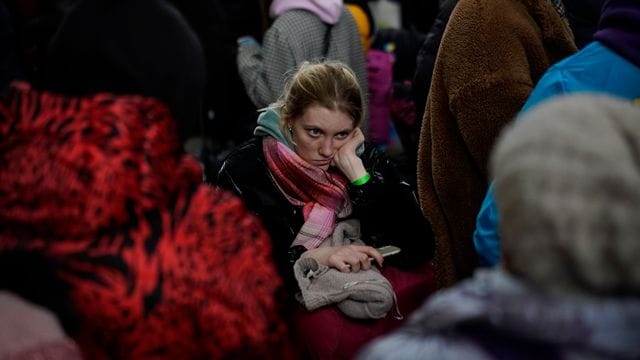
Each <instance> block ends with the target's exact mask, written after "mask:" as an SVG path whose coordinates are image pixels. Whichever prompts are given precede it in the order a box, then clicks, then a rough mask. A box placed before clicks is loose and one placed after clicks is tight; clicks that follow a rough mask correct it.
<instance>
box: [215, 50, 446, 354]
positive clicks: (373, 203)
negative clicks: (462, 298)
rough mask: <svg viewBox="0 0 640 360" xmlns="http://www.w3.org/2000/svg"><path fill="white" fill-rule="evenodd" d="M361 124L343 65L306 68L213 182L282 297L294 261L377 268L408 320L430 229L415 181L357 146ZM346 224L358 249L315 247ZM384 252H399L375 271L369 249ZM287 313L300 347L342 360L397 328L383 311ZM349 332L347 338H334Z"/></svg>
mask: <svg viewBox="0 0 640 360" xmlns="http://www.w3.org/2000/svg"><path fill="white" fill-rule="evenodd" d="M362 118H363V104H362V98H361V91H360V87H359V86H358V82H357V80H356V77H355V75H354V74H353V72H352V71H351V70H350V69H349V68H348V67H347V66H346V65H344V64H342V63H339V62H323V63H309V62H305V63H303V64H302V65H301V66H300V67H299V69H298V71H297V72H296V73H295V74H294V75H293V76H292V78H291V79H290V81H289V83H288V84H287V87H286V89H285V92H284V94H283V95H282V97H281V99H280V100H279V101H278V102H277V103H275V104H272V105H271V106H270V107H268V108H267V109H265V110H264V111H263V112H262V113H261V115H260V116H259V118H258V126H257V127H256V130H255V132H254V133H255V135H256V136H255V137H254V138H252V139H250V140H249V141H248V142H246V143H245V144H243V145H241V146H240V147H239V148H237V149H236V150H235V151H234V152H232V153H231V154H230V155H229V156H228V158H227V159H226V160H225V162H224V163H223V165H222V167H221V170H220V172H219V174H218V185H220V186H222V187H224V188H228V189H231V190H233V191H234V192H235V193H237V194H238V195H240V196H241V197H242V198H243V199H244V201H245V203H246V205H247V207H249V208H250V209H252V210H253V211H255V212H256V213H257V214H258V216H259V217H260V218H261V219H262V221H263V223H264V225H265V227H266V228H267V230H268V232H269V234H270V235H271V239H272V246H273V252H274V257H275V262H276V266H277V267H278V269H279V271H280V273H281V274H282V275H283V277H284V279H285V282H286V283H287V284H288V287H289V289H290V293H295V292H297V291H298V285H297V283H296V281H295V277H294V269H293V267H294V264H295V263H296V261H297V260H298V259H299V258H301V257H302V258H312V259H314V260H315V261H316V262H317V263H319V264H321V265H322V266H326V267H328V268H331V269H336V270H338V271H340V272H343V273H350V272H353V273H356V272H358V271H368V270H369V269H371V268H372V263H375V264H377V265H379V266H380V267H381V272H382V274H383V275H384V276H385V277H386V278H387V280H389V282H390V283H391V285H392V286H393V288H394V290H395V293H396V295H397V304H396V305H398V306H399V310H400V311H401V312H403V313H404V314H405V315H406V314H408V312H410V311H411V310H413V309H414V308H416V307H417V306H418V305H419V304H421V303H422V301H423V300H424V298H425V297H426V295H428V294H429V293H430V292H431V291H432V289H433V285H434V283H433V273H432V271H431V268H430V264H429V263H428V262H427V260H429V259H430V258H431V256H432V253H433V237H432V233H431V227H430V224H429V223H428V222H427V221H426V220H425V218H424V217H423V216H422V214H421V212H420V208H419V205H418V202H417V198H416V196H415V193H414V186H413V184H411V183H409V182H408V181H407V180H406V178H405V177H404V176H403V175H402V174H401V172H400V171H399V170H398V168H397V167H396V166H395V165H394V164H393V162H391V161H390V160H388V159H387V158H386V157H385V156H384V155H383V154H382V153H380V152H379V151H378V150H377V149H376V148H375V147H374V146H372V145H370V144H368V143H365V142H364V140H365V138H364V135H363V133H362V131H361V130H360V128H359V127H358V125H359V124H360V122H361V121H362ZM347 219H356V220H358V221H359V224H360V229H361V233H360V240H361V241H362V242H363V243H364V245H342V246H326V244H323V242H324V241H325V240H326V239H327V238H329V237H331V236H332V233H333V231H334V229H335V228H336V226H337V224H339V223H342V221H343V220H347ZM384 245H395V246H398V247H400V248H401V252H400V254H398V255H394V256H391V257H389V258H386V259H385V266H384V267H382V263H383V258H382V256H381V255H380V253H379V252H378V250H377V249H376V248H378V247H381V246H384ZM371 259H373V260H371ZM389 265H391V266H389ZM373 267H375V266H373ZM295 309H296V310H295V311H294V313H293V314H292V316H293V318H292V319H290V320H293V322H294V326H296V327H304V332H302V331H297V332H296V333H298V334H304V336H305V339H301V340H302V342H303V343H305V345H306V347H307V350H308V351H310V352H311V353H312V355H313V356H318V357H325V358H327V357H331V358H340V357H345V358H350V357H351V356H352V355H353V354H354V353H355V351H357V349H358V348H359V347H360V346H361V345H363V344H364V343H365V342H366V341H368V340H370V339H371V338H373V337H375V336H377V335H380V334H381V333H383V332H386V331H388V330H390V329H391V328H393V327H395V326H397V325H399V324H400V321H399V319H396V318H394V317H393V316H390V315H389V314H387V316H386V317H385V318H384V319H381V320H376V321H374V320H371V321H359V320H358V321H356V320H352V319H349V318H347V317H345V316H344V315H343V314H341V313H340V312H339V311H338V310H336V308H335V307H334V306H329V307H324V308H322V309H319V310H316V311H314V312H308V311H307V310H305V309H304V308H303V307H302V306H297V307H295ZM340 327H341V328H342V331H341V332H340V331H336V329H340ZM350 329H351V330H353V331H349V330H350ZM347 332H348V333H349V334H350V336H349V337H348V338H342V339H341V338H338V335H339V333H343V334H344V333H347Z"/></svg>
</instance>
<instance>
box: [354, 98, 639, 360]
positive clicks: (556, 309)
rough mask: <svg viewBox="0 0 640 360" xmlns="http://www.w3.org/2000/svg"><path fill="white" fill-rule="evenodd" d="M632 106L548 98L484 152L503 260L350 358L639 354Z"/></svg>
mask: <svg viewBox="0 0 640 360" xmlns="http://www.w3.org/2000/svg"><path fill="white" fill-rule="evenodd" d="M639 119H640V107H638V106H634V105H632V104H631V103H630V102H628V101H625V100H621V99H619V98H612V97H607V96H602V95H593V94H590V95H584V94H583V95H570V96H564V97H559V98H556V99H551V100H549V101H547V102H544V103H542V104H540V105H538V106H536V107H534V108H533V109H532V110H531V111H529V112H527V113H525V114H524V115H523V119H522V120H519V121H517V122H515V123H514V124H513V125H512V126H510V127H509V128H508V129H507V130H506V131H505V132H504V134H503V135H501V136H500V138H499V140H498V142H497V145H496V147H495V150H494V151H493V154H492V161H491V165H492V166H491V168H492V175H494V176H495V179H496V181H495V192H496V201H497V202H498V204H499V206H500V208H501V209H504V220H503V222H501V223H500V228H501V231H502V234H503V235H504V242H503V243H502V244H501V246H502V251H503V254H504V257H505V261H504V262H503V263H502V264H501V266H497V267H494V268H491V269H479V270H478V271H477V272H476V273H475V274H474V277H473V278H471V279H468V280H465V281H463V282H460V283H458V284H456V285H454V286H452V287H451V288H449V289H445V290H443V291H440V292H438V293H437V294H435V295H434V296H432V297H431V298H430V299H429V300H428V301H427V302H426V303H425V304H424V305H423V306H422V307H421V308H420V309H419V310H417V311H416V312H415V313H414V315H413V317H412V318H411V319H410V320H409V321H407V325H406V326H404V327H403V328H401V329H400V330H398V331H395V332H394V333H393V334H391V335H389V336H384V337H382V338H380V339H379V340H376V342H375V343H373V344H371V346H369V347H368V348H367V349H366V350H364V351H363V352H362V353H361V354H360V356H359V357H358V359H360V360H365V359H366V360H375V359H385V360H387V359H391V360H398V359H425V360H429V359H438V360H441V359H445V360H447V359H465V360H466V359H468V360H480V359H482V360H489V359H496V360H498V359H594V360H595V359H598V360H605V359H638V358H640V342H638V339H640V326H638V324H640V296H639V295H640V262H638V256H637V255H638V253H640V242H639V241H638V231H639V230H640V163H639V162H638V154H640V121H638V120H639Z"/></svg>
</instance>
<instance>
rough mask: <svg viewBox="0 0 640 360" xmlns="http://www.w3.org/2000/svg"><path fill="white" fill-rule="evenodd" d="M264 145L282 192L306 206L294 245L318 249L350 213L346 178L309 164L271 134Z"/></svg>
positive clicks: (289, 198) (273, 174)
mask: <svg viewBox="0 0 640 360" xmlns="http://www.w3.org/2000/svg"><path fill="white" fill-rule="evenodd" d="M262 148H263V152H264V157H265V159H266V160H267V166H268V167H269V171H270V172H271V176H272V177H273V179H274V180H275V182H276V184H277V185H278V187H279V188H280V191H281V192H282V193H283V194H284V195H285V196H286V198H287V199H288V200H289V202H291V203H292V204H294V205H298V206H302V207H303V208H302V209H303V210H302V211H303V215H304V220H305V222H304V224H303V225H302V228H301V229H300V231H299V232H298V235H297V236H296V238H295V240H294V241H293V243H292V244H291V246H295V245H302V246H304V247H306V248H307V249H314V248H317V247H318V246H320V244H321V243H322V242H323V241H324V240H325V239H326V238H327V237H329V236H330V235H331V234H332V233H333V229H334V228H335V224H336V218H337V217H346V216H348V215H349V214H351V201H350V200H349V195H348V193H347V184H348V181H347V179H346V178H345V177H344V176H343V175H342V174H340V173H335V172H329V171H325V170H322V169H320V168H318V167H316V166H313V165H311V164H309V163H307V162H306V161H304V160H303V159H302V158H301V157H299V156H298V155H297V154H296V153H295V152H294V151H293V150H291V149H290V148H288V147H287V146H286V145H284V144H282V143H280V142H279V141H277V140H276V139H274V138H272V137H270V136H265V137H264V140H263V145H262Z"/></svg>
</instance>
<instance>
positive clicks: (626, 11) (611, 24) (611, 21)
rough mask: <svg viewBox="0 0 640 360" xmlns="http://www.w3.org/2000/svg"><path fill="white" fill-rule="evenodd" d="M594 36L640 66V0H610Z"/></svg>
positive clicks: (605, 6) (603, 10)
mask: <svg viewBox="0 0 640 360" xmlns="http://www.w3.org/2000/svg"><path fill="white" fill-rule="evenodd" d="M594 38H595V39H596V40H598V41H600V42H602V43H603V44H605V45H606V46H608V47H610V48H611V49H613V50H614V51H615V52H617V53H618V54H620V55H621V56H622V57H624V58H625V59H627V60H629V61H631V62H632V63H633V64H635V65H636V66H638V67H640V2H638V0H608V1H607V2H606V3H605V4H604V6H603V8H602V15H601V16H600V23H599V24H598V31H597V32H596V34H595V35H594Z"/></svg>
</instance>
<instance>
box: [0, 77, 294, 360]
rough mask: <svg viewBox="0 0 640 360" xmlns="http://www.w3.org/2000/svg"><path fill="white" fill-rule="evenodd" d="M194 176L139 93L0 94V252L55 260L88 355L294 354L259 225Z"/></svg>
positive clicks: (157, 109) (170, 130)
mask: <svg viewBox="0 0 640 360" xmlns="http://www.w3.org/2000/svg"><path fill="white" fill-rule="evenodd" d="M201 178H202V175H201V170H200V167H199V165H198V163H197V162H196V161H195V160H194V159H192V158H190V157H188V156H186V155H184V152H183V151H182V149H181V146H180V144H179V142H178V138H177V132H176V127H175V124H174V122H173V120H172V119H171V117H170V115H169V112H168V110H167V109H166V108H165V107H164V106H163V105H161V104H160V103H159V102H157V101H155V100H153V99H149V98H142V97H138V96H120V97H115V96H112V95H109V94H98V95H95V96H91V97H84V98H67V97H62V96H58V95H54V94H49V93H41V92H37V91H34V90H32V89H30V88H29V86H28V85H26V84H24V83H21V84H17V85H14V87H13V89H12V92H11V94H10V95H9V96H8V97H7V98H5V99H3V101H2V102H1V103H0V252H11V251H13V250H21V251H25V250H26V251H34V252H40V253H42V254H44V255H45V256H46V257H47V258H50V259H52V260H53V261H55V262H56V264H58V265H59V267H58V268H59V275H60V277H62V278H63V279H64V280H65V281H66V282H67V283H68V284H69V285H70V287H71V293H70V296H71V298H72V301H73V305H74V308H75V310H76V311H77V312H78V315H79V317H80V319H81V320H80V322H81V323H80V327H79V328H80V331H78V333H77V334H72V335H73V337H74V339H75V340H76V341H77V342H78V344H79V345H80V347H81V348H82V351H83V353H84V355H85V357H86V358H88V359H104V358H114V359H195V358H198V359H202V358H222V357H233V358H252V357H253V358H255V357H257V358H281V357H284V358H290V357H292V356H294V353H293V352H292V351H291V346H290V344H289V341H288V332H287V329H286V327H285V325H284V323H283V322H282V321H281V320H280V319H281V318H282V317H281V314H280V313H279V311H280V309H279V300H278V294H279V292H280V290H281V285H282V284H281V280H280V278H279V277H278V276H277V273H276V270H275V268H274V267H273V266H272V264H271V253H270V252H271V249H270V245H269V239H268V235H267V233H266V231H265V230H264V229H263V227H262V226H261V225H260V223H259V222H258V221H257V219H256V218H255V217H254V216H253V215H252V214H250V213H249V212H248V211H247V210H246V209H245V208H244V207H243V205H242V203H241V201H240V200H239V199H238V198H237V197H235V196H233V195H231V194H230V193H227V192H224V191H222V190H219V189H217V188H213V187H208V186H205V185H202V184H201ZM16 276H19V274H16Z"/></svg>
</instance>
